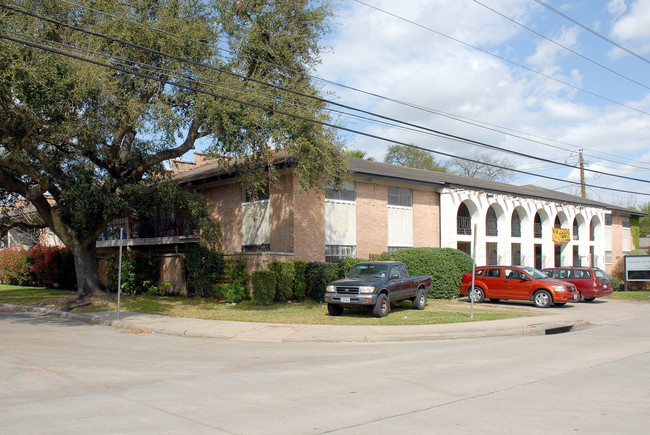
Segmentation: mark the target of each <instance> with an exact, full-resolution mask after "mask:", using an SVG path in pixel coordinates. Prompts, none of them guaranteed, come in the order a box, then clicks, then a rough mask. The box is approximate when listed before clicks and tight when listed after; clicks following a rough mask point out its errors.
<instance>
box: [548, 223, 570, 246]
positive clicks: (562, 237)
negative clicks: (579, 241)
mask: <svg viewBox="0 0 650 435" xmlns="http://www.w3.org/2000/svg"><path fill="white" fill-rule="evenodd" d="M552 234H553V241H554V242H556V243H568V242H570V241H571V230H569V229H568V228H555V227H554V228H553V233H552Z"/></svg>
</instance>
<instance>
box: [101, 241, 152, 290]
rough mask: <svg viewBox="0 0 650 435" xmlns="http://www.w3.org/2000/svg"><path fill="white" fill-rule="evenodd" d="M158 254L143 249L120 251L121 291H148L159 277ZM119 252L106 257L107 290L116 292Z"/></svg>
mask: <svg viewBox="0 0 650 435" xmlns="http://www.w3.org/2000/svg"><path fill="white" fill-rule="evenodd" d="M159 261H160V259H159V258H158V256H156V255H154V254H152V253H149V252H143V251H124V252H123V253H122V276H121V278H122V291H123V292H126V293H131V294H134V295H135V294H138V293H148V292H149V290H150V289H151V287H152V286H155V285H156V283H157V282H158V280H159V278H160V270H159V268H158V265H159ZM119 265H120V254H119V253H117V252H114V253H111V254H110V255H109V257H108V267H107V270H106V278H107V279H108V290H109V291H110V292H115V293H117V282H118V280H119V278H120V276H119Z"/></svg>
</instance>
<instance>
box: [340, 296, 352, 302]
mask: <svg viewBox="0 0 650 435" xmlns="http://www.w3.org/2000/svg"><path fill="white" fill-rule="evenodd" d="M341 302H350V298H348V297H341Z"/></svg>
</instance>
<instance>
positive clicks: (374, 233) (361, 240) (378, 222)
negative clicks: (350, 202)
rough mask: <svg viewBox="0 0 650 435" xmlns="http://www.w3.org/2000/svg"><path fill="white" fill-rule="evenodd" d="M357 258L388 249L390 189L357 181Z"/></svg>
mask: <svg viewBox="0 0 650 435" xmlns="http://www.w3.org/2000/svg"><path fill="white" fill-rule="evenodd" d="M356 186H357V257H358V258H369V257H370V256H371V255H374V254H381V253H382V252H384V251H386V249H387V248H388V187H386V186H384V185H381V184H373V183H363V182H359V181H357V183H356Z"/></svg>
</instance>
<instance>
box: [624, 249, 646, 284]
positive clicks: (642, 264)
mask: <svg viewBox="0 0 650 435" xmlns="http://www.w3.org/2000/svg"><path fill="white" fill-rule="evenodd" d="M625 280H626V281H650V255H627V256H625Z"/></svg>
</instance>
